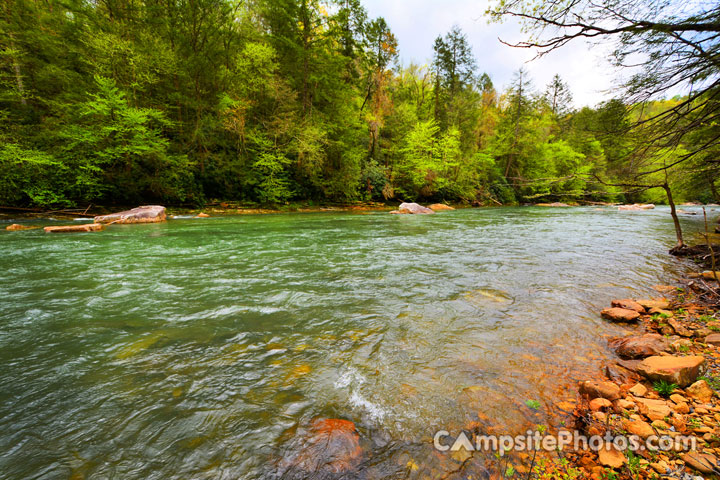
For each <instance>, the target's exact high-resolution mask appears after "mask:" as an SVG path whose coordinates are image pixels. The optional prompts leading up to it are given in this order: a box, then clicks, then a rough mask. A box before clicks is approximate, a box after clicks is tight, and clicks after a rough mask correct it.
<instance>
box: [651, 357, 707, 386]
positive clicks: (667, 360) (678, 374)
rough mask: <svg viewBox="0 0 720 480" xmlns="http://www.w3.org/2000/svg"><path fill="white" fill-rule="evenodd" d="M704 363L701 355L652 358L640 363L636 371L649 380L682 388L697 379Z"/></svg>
mask: <svg viewBox="0 0 720 480" xmlns="http://www.w3.org/2000/svg"><path fill="white" fill-rule="evenodd" d="M704 363H705V357H703V356H702V355H689V356H686V357H678V356H674V355H667V356H654V357H647V358H646V359H644V360H643V361H642V362H640V365H638V371H639V372H640V373H641V374H642V375H644V376H645V377H647V378H649V379H650V380H653V381H665V382H668V383H675V384H677V385H679V386H680V387H683V388H684V387H687V386H688V385H690V384H691V383H693V382H694V381H695V380H696V379H697V377H698V375H699V373H700V368H701V367H702V366H703V364H704Z"/></svg>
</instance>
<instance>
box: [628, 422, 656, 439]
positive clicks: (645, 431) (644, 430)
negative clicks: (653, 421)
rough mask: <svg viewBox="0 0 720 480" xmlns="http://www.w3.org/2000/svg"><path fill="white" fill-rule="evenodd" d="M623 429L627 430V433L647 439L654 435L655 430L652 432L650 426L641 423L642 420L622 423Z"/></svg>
mask: <svg viewBox="0 0 720 480" xmlns="http://www.w3.org/2000/svg"><path fill="white" fill-rule="evenodd" d="M623 427H625V430H627V431H628V433H630V434H632V435H637V436H638V437H641V438H647V437H649V436H651V435H655V430H653V428H652V427H651V426H650V424H648V423H647V422H643V421H642V420H633V421H630V420H628V421H625V422H623Z"/></svg>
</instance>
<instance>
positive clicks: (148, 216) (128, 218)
mask: <svg viewBox="0 0 720 480" xmlns="http://www.w3.org/2000/svg"><path fill="white" fill-rule="evenodd" d="M164 221H165V207H161V206H160V205H145V206H142V207H136V208H133V209H131V210H125V211H124V212H118V213H111V214H109V215H100V216H98V217H95V223H158V222H164Z"/></svg>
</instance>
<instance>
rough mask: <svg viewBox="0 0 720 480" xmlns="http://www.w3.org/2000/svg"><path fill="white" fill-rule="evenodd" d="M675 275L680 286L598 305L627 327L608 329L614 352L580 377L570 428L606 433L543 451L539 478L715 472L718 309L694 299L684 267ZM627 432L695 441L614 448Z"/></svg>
mask: <svg viewBox="0 0 720 480" xmlns="http://www.w3.org/2000/svg"><path fill="white" fill-rule="evenodd" d="M678 283H681V284H682V285H683V286H682V287H673V286H663V285H658V286H655V289H656V290H657V291H658V292H660V293H662V294H663V295H662V296H661V297H658V298H652V299H618V300H613V301H612V307H611V308H609V309H605V310H603V312H602V316H603V318H605V319H607V320H608V321H613V322H614V323H621V324H627V325H628V326H634V328H632V329H628V335H626V336H624V337H613V338H611V339H609V341H608V344H609V347H610V349H611V350H612V351H614V352H615V357H614V358H613V359H612V360H611V361H609V362H606V363H605V364H603V365H598V367H600V368H599V369H598V371H599V373H598V374H597V375H595V376H591V377H589V378H586V379H585V380H584V381H581V382H580V383H579V384H578V389H577V403H576V405H575V408H574V409H573V411H572V414H571V415H570V416H569V420H570V421H571V424H570V428H568V430H569V431H570V432H571V433H572V434H573V435H576V434H577V435H581V436H584V437H585V438H591V437H593V436H598V437H603V438H604V439H605V441H606V443H605V444H604V448H601V449H600V450H599V451H594V450H592V449H587V448H583V449H580V450H568V451H566V452H564V453H563V456H560V454H559V453H558V455H557V457H556V456H554V455H552V454H550V453H548V452H542V453H541V455H539V457H545V458H544V460H543V461H542V462H541V464H540V467H539V468H538V466H537V465H538V464H537V462H535V467H534V469H533V470H534V473H535V474H536V475H537V476H538V478H592V479H595V480H602V479H625V478H628V479H633V480H638V479H646V478H647V479H654V478H672V479H685V478H687V479H691V478H695V479H697V478H703V477H697V476H698V475H700V476H703V475H718V474H720V397H719V396H718V393H719V390H720V318H718V317H719V316H720V309H718V306H717V304H716V305H714V306H713V305H707V304H703V303H704V302H699V301H698V297H699V295H698V289H696V288H693V287H696V285H697V284H695V283H694V282H693V279H692V278H690V277H689V276H688V277H685V278H683V279H680V280H679V282H678ZM611 310H614V311H611ZM619 310H625V311H626V312H621V311H619ZM627 311H630V312H635V313H636V314H637V316H636V317H635V315H631V314H628V313H627ZM623 314H625V315H627V317H625V318H623ZM631 317H635V318H634V319H632V320H630V318H631ZM627 320H630V321H629V322H627ZM633 322H637V323H633ZM698 363H699V366H698V365H697V364H698ZM600 372H602V373H600ZM676 381H677V383H676ZM556 420H558V421H560V419H559V418H558V419H556ZM563 423H564V422H563V421H560V424H563ZM554 430H555V429H554ZM628 435H636V436H638V437H639V439H641V440H644V441H647V440H648V439H649V438H658V439H676V438H678V437H679V436H681V435H682V436H685V437H689V438H691V439H694V441H695V444H696V449H686V448H678V446H677V445H675V446H673V448H672V449H671V450H669V451H655V452H653V451H652V450H650V449H644V448H643V449H641V450H638V451H635V452H632V451H629V450H621V449H618V448H616V447H615V445H616V444H618V443H621V442H617V441H616V439H618V438H626V436H628ZM610 439H612V440H610ZM608 440H610V441H609V442H608ZM668 441H669V440H668ZM612 442H615V443H614V444H613V445H611V443H612ZM530 468H533V467H532V466H530ZM528 471H529V469H528Z"/></svg>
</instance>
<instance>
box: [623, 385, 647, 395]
mask: <svg viewBox="0 0 720 480" xmlns="http://www.w3.org/2000/svg"><path fill="white" fill-rule="evenodd" d="M628 391H629V392H630V393H632V394H633V395H635V396H636V397H644V396H645V394H646V393H647V391H648V390H647V387H646V386H645V385H643V384H642V383H637V384H635V386H633V387H632V388H631V389H630V390H628Z"/></svg>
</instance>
